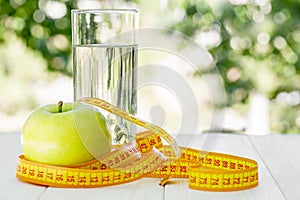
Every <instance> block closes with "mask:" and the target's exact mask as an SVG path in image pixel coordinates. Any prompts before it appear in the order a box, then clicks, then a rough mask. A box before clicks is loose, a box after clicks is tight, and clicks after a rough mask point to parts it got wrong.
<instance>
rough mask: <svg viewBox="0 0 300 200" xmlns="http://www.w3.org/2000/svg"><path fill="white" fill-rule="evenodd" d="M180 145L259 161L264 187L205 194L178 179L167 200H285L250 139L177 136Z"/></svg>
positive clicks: (214, 135)
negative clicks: (189, 187)
mask: <svg viewBox="0 0 300 200" xmlns="http://www.w3.org/2000/svg"><path fill="white" fill-rule="evenodd" d="M176 141H178V143H179V144H180V143H182V144H185V145H188V146H189V147H193V148H197V149H203V150H210V151H215V152H221V153H228V154H233V155H238V156H244V157H249V158H252V159H255V160H256V161H257V162H258V163H259V175H260V177H259V181H260V185H259V186H258V187H256V188H253V189H249V190H244V191H237V192H204V191H197V190H192V189H188V182H187V180H178V179H174V180H173V181H172V184H169V185H166V187H165V199H167V200H169V199H172V200H176V199H185V200H191V199H210V200H213V199H216V200H221V199H230V200H233V199H284V197H283V196H282V194H281V192H280V190H279V188H278V186H277V185H276V183H275V181H274V180H273V177H272V175H271V174H270V173H269V171H268V169H267V168H266V166H265V165H264V163H263V161H262V160H261V159H260V157H259V155H258V154H257V152H256V151H255V150H254V148H253V146H252V144H251V142H250V141H249V139H248V137H247V136H245V135H238V134H222V135H221V134H220V135H218V134H211V133H210V134H201V135H199V136H198V137H193V136H189V137H188V136H186V135H185V136H177V137H176Z"/></svg>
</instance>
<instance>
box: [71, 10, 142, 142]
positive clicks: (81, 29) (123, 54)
mask: <svg viewBox="0 0 300 200" xmlns="http://www.w3.org/2000/svg"><path fill="white" fill-rule="evenodd" d="M71 13H72V15H71V16H72V46H73V84H74V100H75V101H76V100H79V99H82V98H84V97H96V98H100V99H103V100H105V101H108V102H109V103H111V104H113V105H115V106H117V107H118V108H120V109H122V110H124V111H126V112H128V113H130V114H133V115H134V114H136V110H137V102H136V101H137V100H136V84H137V77H136V75H137V73H136V70H137V40H138V35H137V30H138V11H137V10H135V9H110V10H103V9H102V10H101V9H94V10H80V9H78V10H72V12H71ZM103 113H104V116H105V117H106V120H107V123H108V128H109V130H110V133H111V135H112V141H113V143H114V144H122V143H127V142H129V141H132V140H133V139H134V138H135V127H134V125H133V124H132V123H130V122H128V121H126V120H124V119H122V118H119V117H116V116H115V115H113V114H110V113H107V112H105V111H103Z"/></svg>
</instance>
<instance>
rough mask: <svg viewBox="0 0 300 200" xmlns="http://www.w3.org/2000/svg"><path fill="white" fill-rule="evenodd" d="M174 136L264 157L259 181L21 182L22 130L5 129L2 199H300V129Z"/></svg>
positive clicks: (0, 137) (0, 145)
mask: <svg viewBox="0 0 300 200" xmlns="http://www.w3.org/2000/svg"><path fill="white" fill-rule="evenodd" d="M175 138H176V141H177V142H178V143H179V144H182V145H185V146H189V147H195V148H198V149H203V150H211V151H216V152H222V153H229V154H234V155H239V156H245V157H249V158H252V159H255V160H256V161H257V162H258V163H259V181H260V184H259V186H258V187H256V188H254V189H249V190H244V191H238V192H204V191H196V190H192V189H189V188H188V182H187V180H185V179H173V180H172V182H171V184H168V185H166V186H165V187H161V186H159V182H160V180H159V179H150V178H144V179H141V180H138V181H135V182H132V183H127V184H124V185H118V186H110V187H106V188H94V189H62V188H51V187H43V186H37V185H32V184H28V183H24V182H20V181H19V180H18V179H17V178H16V176H15V172H16V165H17V156H18V155H19V154H22V149H21V133H0V158H1V160H0V199H1V200H9V199H13V200H18V199H22V200H24V199H30V200H34V199H41V200H49V199H51V200H52V199H55V200H60V199H64V200H65V199H72V200H76V199H82V200H93V199H106V200H114V199H117V200H126V199H130V200H134V199H143V200H147V199H149V200H150V199H151V200H152V199H155V200H156V199H172V200H176V199H180V200H182V199H184V200H189V199H209V200H213V199H217V200H220V199H230V200H234V199H272V200H276V199H288V200H290V199H300V134H294V135H277V134H272V135H266V136H249V135H242V134H211V133H210V134H200V135H199V136H198V137H194V136H192V135H180V136H176V137H175Z"/></svg>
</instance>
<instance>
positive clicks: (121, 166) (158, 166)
mask: <svg viewBox="0 0 300 200" xmlns="http://www.w3.org/2000/svg"><path fill="white" fill-rule="evenodd" d="M81 102H85V103H89V104H92V105H95V106H98V107H100V108H102V109H105V110H107V111H108V112H111V113H113V114H115V115H117V116H119V117H122V118H124V119H126V120H129V121H131V122H133V123H135V124H137V125H139V126H141V127H143V128H146V129H147V130H148V131H145V132H142V133H138V134H137V135H136V141H135V143H128V144H126V145H124V146H121V147H118V148H116V149H115V150H114V151H112V152H111V153H109V154H107V155H105V156H103V157H101V158H97V159H94V160H92V161H89V162H86V163H82V164H78V165H72V166H63V167H62V166H53V165H47V164H41V163H37V162H32V161H29V160H26V159H25V158H24V156H23V155H21V156H19V160H18V166H17V174H16V175H17V177H18V178H19V179H20V180H22V181H26V182H29V183H34V184H38V185H44V186H53V187H69V188H70V187H71V188H75V187H78V188H90V187H104V186H110V185H117V184H123V183H127V182H131V181H134V180H138V179H140V178H143V177H152V178H164V180H167V179H168V178H188V179H189V187H190V188H192V189H197V190H206V191H236V190H244V189H249V188H253V187H256V186H257V185H258V165H257V162H256V161H254V160H252V159H248V158H243V157H239V156H233V155H228V154H222V153H215V152H206V151H201V150H197V149H192V148H185V147H179V146H178V145H177V143H176V141H175V140H174V139H173V138H172V137H171V136H170V135H169V134H168V133H167V132H166V131H164V130H163V129H161V128H160V127H158V126H155V125H153V124H150V123H147V122H145V121H142V120H140V119H137V118H136V117H134V116H132V115H130V114H128V113H126V112H124V111H122V110H120V109H119V108H117V107H115V106H113V105H111V104H109V103H108V102H105V101H103V100H101V99H96V98H86V99H83V100H81ZM163 140H164V141H165V142H166V143H168V145H165V144H164V142H163ZM161 184H162V185H164V182H162V183H161Z"/></svg>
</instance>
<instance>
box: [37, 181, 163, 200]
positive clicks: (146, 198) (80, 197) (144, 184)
mask: <svg viewBox="0 0 300 200" xmlns="http://www.w3.org/2000/svg"><path fill="white" fill-rule="evenodd" d="M159 182H160V180H159V179H152V178H144V179H141V180H138V181H135V182H131V183H127V184H123V185H118V186H109V187H104V188H94V189H89V188H85V189H72V188H71V189H62V188H48V190H47V191H46V192H45V193H44V194H43V196H42V197H41V200H53V199H55V200H65V199H72V200H87V199H88V200H94V199H95V200H96V199H97V200H98V199H109V200H120V199H122V200H133V199H143V200H153V199H155V200H156V199H157V200H159V199H163V193H164V188H163V187H161V186H159Z"/></svg>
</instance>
